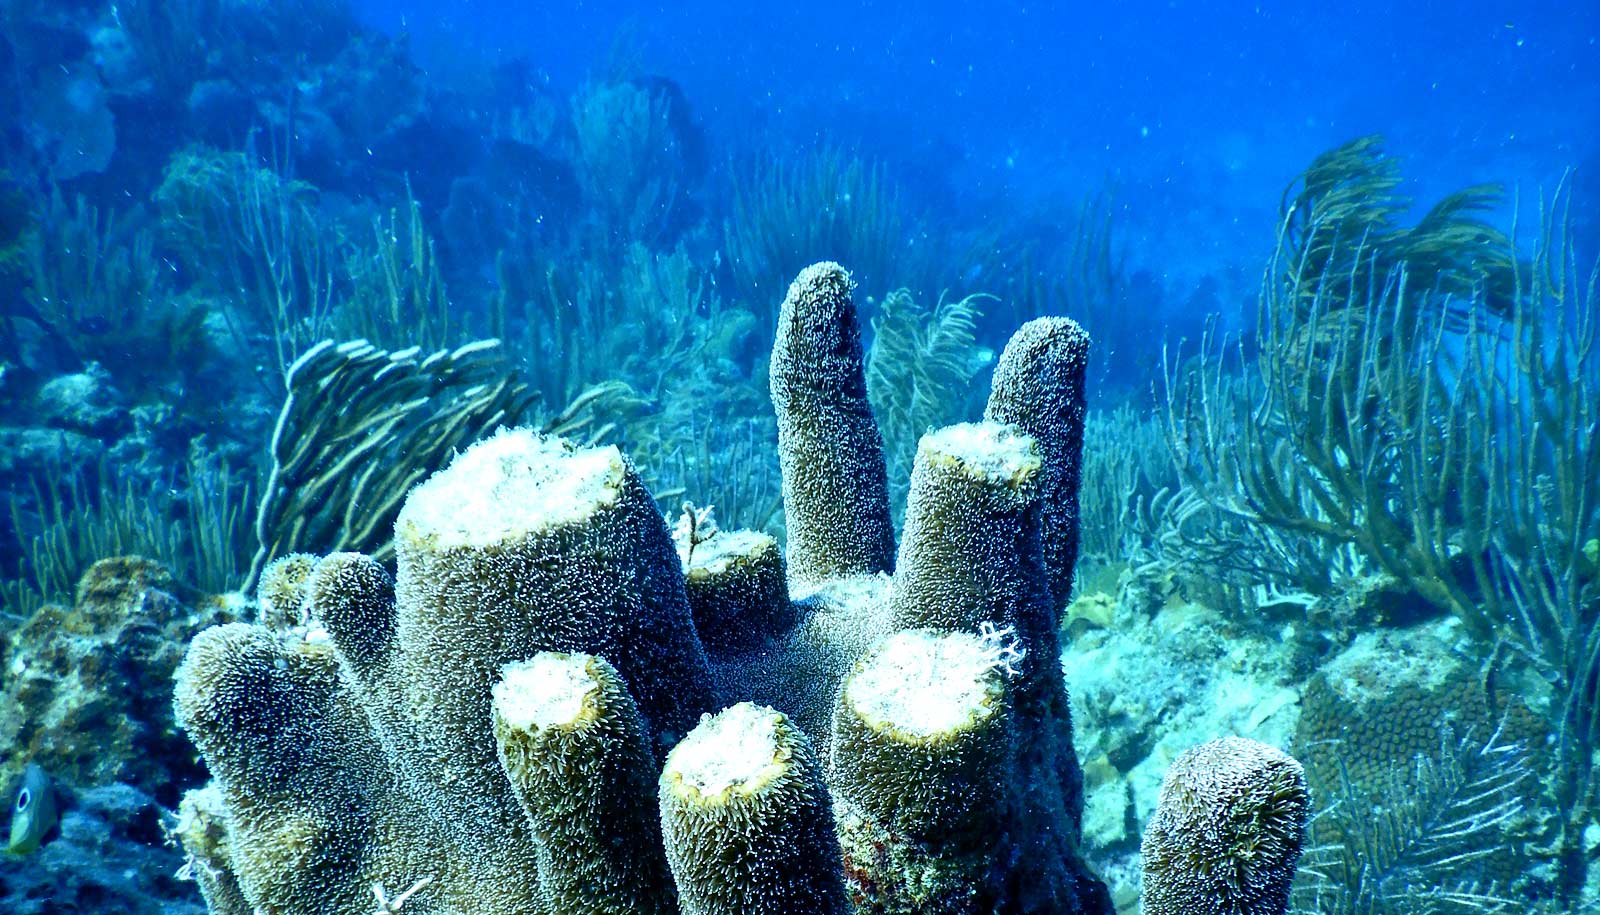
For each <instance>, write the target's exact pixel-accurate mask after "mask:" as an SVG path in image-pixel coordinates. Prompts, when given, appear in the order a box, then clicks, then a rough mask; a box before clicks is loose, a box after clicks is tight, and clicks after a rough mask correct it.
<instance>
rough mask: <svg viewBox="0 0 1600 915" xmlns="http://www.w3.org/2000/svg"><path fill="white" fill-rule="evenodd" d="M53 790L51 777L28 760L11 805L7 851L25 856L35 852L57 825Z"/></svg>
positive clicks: (57, 813) (54, 792) (57, 812)
mask: <svg viewBox="0 0 1600 915" xmlns="http://www.w3.org/2000/svg"><path fill="white" fill-rule="evenodd" d="M58 815H59V811H57V809H56V791H55V788H54V787H52V786H51V785H50V776H48V775H46V774H44V770H43V769H41V768H39V766H38V765H37V764H35V763H29V764H28V768H26V769H24V770H23V772H22V786H21V787H20V788H18V789H17V800H16V802H15V803H13V804H12V805H11V838H10V840H9V841H8V842H7V843H6V851H7V852H9V853H11V854H13V855H26V854H31V853H33V852H34V851H37V850H38V848H39V846H40V845H43V844H44V840H45V837H46V836H48V835H49V834H50V832H51V830H53V829H55V828H56V818H57V816H58Z"/></svg>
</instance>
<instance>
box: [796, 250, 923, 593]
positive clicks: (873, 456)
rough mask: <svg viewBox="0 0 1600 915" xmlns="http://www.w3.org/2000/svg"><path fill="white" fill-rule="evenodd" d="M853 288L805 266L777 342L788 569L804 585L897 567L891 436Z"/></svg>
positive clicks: (823, 269)
mask: <svg viewBox="0 0 1600 915" xmlns="http://www.w3.org/2000/svg"><path fill="white" fill-rule="evenodd" d="M850 288H851V283H850V274H848V273H846V272H845V269H844V268H843V267H841V266H839V265H838V264H835V263H820V264H813V265H811V266H810V267H807V268H806V269H804V270H802V271H800V275H799V276H797V277H795V280H794V283H793V284H791V285H790V286H789V295H788V297H787V298H785V299H784V300H783V307H782V309H781V310H780V311H779V314H778V339H777V341H776V342H775V343H774V344H773V347H772V370H771V376H772V405H773V407H774V409H776V410H777V413H778V458H779V461H780V463H781V465H782V468H783V510H784V515H785V518H786V520H787V523H788V530H789V574H790V575H791V576H793V577H794V578H795V579H797V580H798V581H800V582H816V581H820V580H822V579H825V578H832V577H837V576H841V575H862V574H873V573H877V572H887V571H889V570H890V569H891V568H893V566H894V524H893V522H892V521H891V520H890V517H889V484H888V475H887V472H886V471H885V469H884V463H883V436H882V435H881V434H880V433H879V431H878V423H877V421H876V420H875V419H874V418H873V416H872V405H871V404H870V403H869V402H868V400H867V380H866V370H865V368H864V363H863V357H862V349H861V319H860V317H859V316H858V315H857V314H856V306H855V303H854V302H853V301H852V300H851V298H850Z"/></svg>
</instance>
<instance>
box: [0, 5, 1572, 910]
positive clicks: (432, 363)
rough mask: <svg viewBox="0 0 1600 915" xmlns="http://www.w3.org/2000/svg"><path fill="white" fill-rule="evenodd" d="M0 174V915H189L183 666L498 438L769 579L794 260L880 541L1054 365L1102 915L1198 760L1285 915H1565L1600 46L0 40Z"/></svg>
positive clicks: (1067, 32)
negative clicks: (810, 278)
mask: <svg viewBox="0 0 1600 915" xmlns="http://www.w3.org/2000/svg"><path fill="white" fill-rule="evenodd" d="M0 153H3V155H0V604H3V606H0V785H3V786H6V790H7V791H8V792H9V793H8V794H7V795H6V798H7V803H8V804H10V805H11V807H12V808H13V810H12V813H11V815H10V825H9V829H10V833H9V836H10V839H11V841H10V846H11V851H12V854H10V855H8V856H5V857H4V858H0V912H7V913H9V912H16V913H66V912H141V913H142V912H158V911H159V912H186V913H187V912H194V913H199V912H204V911H205V910H206V907H205V903H204V902H203V901H202V899H201V896H200V893H199V890H198V889H197V887H196V884H195V883H194V882H193V881H192V880H191V879H189V878H192V876H193V873H192V871H193V862H188V863H187V864H186V860H187V859H186V855H185V852H184V851H183V850H182V849H180V848H179V847H177V845H176V844H175V843H174V842H172V841H171V839H170V836H171V834H172V831H173V830H174V829H176V828H178V825H179V819H178V817H177V815H176V811H177V810H178V808H179V805H180V800H181V799H182V797H183V796H184V793H185V792H186V791H188V790H190V789H193V788H196V787H198V786H200V785H203V784H204V783H205V782H206V780H207V778H208V773H207V768H206V765H205V763H204V762H203V761H202V760H201V758H200V754H199V753H198V752H197V750H196V748H195V747H194V746H193V745H192V744H191V743H190V741H189V738H188V737H187V736H186V734H185V732H184V730H183V729H182V728H180V727H179V726H178V724H177V722H176V721H175V720H174V715H173V709H172V690H173V676H174V672H175V670H176V669H177V668H178V666H179V664H180V662H181V661H182V659H183V657H184V652H185V650H186V647H187V645H188V643H189V641H190V639H191V638H193V637H194V635H195V634H196V633H197V632H199V631H201V630H202V629H204V628H205V627H207V626H209V625H212V624H216V623H225V622H233V621H240V620H244V621H257V620H258V619H259V618H261V617H262V614H263V612H264V611H262V610H261V608H262V607H265V606H269V605H271V603H272V601H271V595H269V594H266V593H265V591H266V590H268V585H270V584H271V583H272V582H273V581H276V580H277V579H275V578H272V577H271V576H266V577H264V573H266V572H267V571H268V570H269V569H272V568H273V567H274V562H275V561H279V560H283V559H284V557H290V556H296V555H300V554H312V555H325V554H329V553H335V552H341V551H359V552H363V553H367V554H369V555H371V556H373V557H375V558H376V559H378V560H379V561H380V562H383V563H387V564H389V565H391V566H392V565H393V562H394V559H395V557H394V546H393V544H392V543H391V538H392V535H393V532H394V526H395V521H396V517H397V516H398V515H399V513H400V511H401V508H402V505H403V503H404V501H405V498H406V495H407V492H408V491H409V490H411V489H412V487H413V486H415V485H416V484H418V483H419V482H421V481H422V480H424V479H426V478H428V477H429V476H430V475H432V474H434V473H435V472H437V471H439V470H440V469H441V468H443V467H445V466H446V465H447V464H448V463H449V462H450V460H451V458H452V456H454V455H455V454H457V453H458V452H460V451H462V450H464V449H466V448H467V447H468V446H469V445H471V444H472V443H474V442H477V441H479V440H481V439H484V438H487V437H488V436H490V435H491V434H492V433H493V432H494V430H496V429H498V428H500V427H502V426H519V425H520V426H529V427H533V428H535V429H538V430H541V431H543V432H548V433H551V434H557V435H561V436H563V437H566V438H568V439H570V440H573V441H575V442H578V443H582V444H585V445H616V446H617V447H619V448H620V449H621V450H622V451H623V452H624V453H626V454H627V455H629V456H630V457H631V458H632V459H633V461H634V462H635V463H636V464H637V467H638V470H639V473H640V475H641V476H642V478H643V479H644V480H645V482H646V483H647V484H648V486H649V488H650V491H651V492H652V494H653V495H654V497H655V499H656V501H657V502H658V504H659V508H660V513H661V514H662V515H663V516H665V517H667V518H668V521H669V523H672V522H677V521H678V520H679V518H680V516H683V517H684V518H686V519H687V523H689V524H690V527H691V528H692V527H693V522H694V520H695V519H696V518H697V517H700V514H699V513H700V512H701V511H702V510H703V509H704V508H705V507H707V506H709V507H712V508H714V511H715V519H716V523H717V524H718V525H720V527H721V528H722V529H724V530H733V529H738V528H748V529H751V530H754V531H759V532H763V533H765V534H769V535H772V536H773V537H776V538H777V539H778V541H779V542H782V541H783V539H784V535H785V532H786V519H785V513H784V502H783V481H782V479H781V477H780V468H779V460H778V451H779V432H778V427H777V422H776V421H775V419H774V415H773V405H772V402H771V398H770V396H769V388H770V384H771V382H770V379H769V363H768V354H769V352H770V350H771V348H772V345H773V339H774V336H775V335H776V334H777V332H778V326H779V305H780V303H781V302H783V300H784V298H785V295H786V293H787V292H788V290H789V288H790V283H791V281H792V280H794V279H795V277H796V275H797V274H798V273H800V271H801V270H802V269H804V268H806V267H807V265H810V264H812V263H814V262H817V261H836V262H838V263H839V264H841V265H843V266H844V268H846V269H847V270H849V271H850V273H851V278H852V279H853V281H854V283H855V289H854V296H855V303H856V305H857V307H858V308H859V310H860V316H861V323H862V325H863V332H864V342H865V347H866V349H865V366H864V367H865V381H866V387H867V392H868V394H869V397H870V401H871V405H872V411H873V413H874V414H875V415H876V418H877V422H878V426H879V428H880V429H881V431H882V436H883V450H884V457H885V462H886V464H887V478H888V489H889V504H890V506H891V511H892V513H893V520H894V523H895V525H897V526H899V525H902V524H903V523H904V513H905V503H906V498H907V490H908V486H909V482H908V481H909V479H910V475H911V470H912V467H913V464H914V461H915V455H916V453H917V444H918V439H919V437H920V436H921V435H922V434H923V433H925V432H928V431H929V430H932V429H935V428H938V427H942V426H945V425H947V424H950V423H955V422H962V421H966V420H975V419H978V418H980V417H981V416H982V415H983V413H984V402H985V398H986V397H987V396H988V394H989V390H990V383H991V377H992V376H993V374H994V371H995V366H996V362H997V360H998V358H999V354H1000V353H1001V351H1002V349H1003V348H1004V346H1005V344H1006V342H1007V340H1008V339H1009V338H1010V337H1011V335H1012V332H1013V331H1014V330H1016V329H1017V327H1018V326H1019V325H1022V324H1023V323H1024V322H1027V321H1029V320H1031V319H1034V318H1037V317H1040V316H1046V315H1065V316H1068V317H1071V318H1073V319H1074V320H1076V321H1078V322H1079V323H1080V324H1081V325H1082V326H1083V327H1084V328H1085V329H1086V330H1087V331H1088V332H1089V334H1090V335H1091V337H1092V339H1093V345H1092V351H1091V355H1090V361H1089V369H1088V386H1087V396H1088V407H1089V412H1088V415H1087V418H1086V427H1085V433H1084V445H1083V448H1084V453H1083V460H1082V473H1083V478H1082V483H1081V486H1080V489H1079V493H1078V498H1079V513H1078V520H1079V525H1080V526H1079V528H1078V530H1079V542H1078V561H1077V568H1076V580H1075V584H1074V587H1073V589H1072V593H1071V595H1070V598H1071V599H1070V600H1063V601H1062V604H1063V606H1062V607H1061V608H1060V609H1061V613H1060V626H1059V632H1060V640H1061V644H1062V652H1061V654H1062V657H1061V666H1062V670H1063V672H1064V674H1065V677H1066V683H1067V687H1068V690H1069V692H1070V694H1071V702H1072V717H1073V742H1072V745H1073V748H1074V749H1075V751H1076V757H1077V760H1078V763H1079V764H1080V765H1081V767H1082V770H1083V798H1082V800H1083V810H1082V824H1081V829H1082V840H1081V853H1082V859H1083V861H1084V862H1086V864H1087V866H1088V869H1089V870H1090V871H1091V872H1093V873H1094V874H1095V875H1096V876H1097V877H1098V878H1099V879H1101V880H1103V881H1105V884H1106V886H1107V888H1108V890H1109V897H1110V899H1111V901H1112V903H1113V905H1114V906H1115V909H1116V911H1118V912H1122V913H1132V912H1136V911H1139V908H1140V902H1139V895H1140V880H1141V874H1140V839H1141V836H1142V835H1143V834H1144V832H1145V827H1146V825H1147V824H1148V823H1149V822H1150V820H1151V817H1152V815H1153V813H1154V811H1155V809H1156V806H1157V801H1158V795H1159V793H1160V789H1161V784H1162V778H1163V776H1164V775H1165V773H1166V772H1167V770H1168V767H1169V766H1170V765H1171V764H1172V762H1173V760H1174V759H1175V758H1177V757H1178V755H1179V754H1180V753H1181V752H1182V751H1183V750H1185V749H1186V748H1188V747H1191V746H1194V745H1196V744H1199V743H1202V742H1203V741H1207V740H1211V739H1213V738H1217V737H1221V736H1224V735H1240V736H1246V737H1251V738H1254V739H1256V740H1259V741H1262V742H1264V743H1267V744H1270V745H1273V746H1276V747H1279V748H1281V749H1283V750H1285V751H1287V752H1289V753H1291V754H1293V755H1294V757H1295V758H1296V759H1298V760H1299V761H1300V763H1301V764H1303V766H1304V768H1305V777H1306V782H1307V784H1308V786H1309V788H1310V792H1311V797H1312V799H1313V807H1314V810H1315V813H1314V815H1313V817H1312V819H1311V822H1310V825H1309V828H1308V832H1307V835H1306V841H1305V847H1306V851H1305V855H1304V857H1303V858H1302V859H1301V863H1300V868H1299V874H1298V876H1297V878H1296V882H1295V884H1294V891H1293V894H1292V897H1291V908H1290V911H1295V912H1301V913H1350V915H1356V913H1364V915H1378V913H1401V912H1405V913H1440V915H1451V913H1480V912H1549V913H1556V912H1583V911H1600V774H1597V772H1596V766H1597V764H1600V351H1597V349H1596V344H1597V342H1600V291H1597V273H1596V265H1597V256H1600V5H1597V4H1595V3H1593V2H1553V0H1544V2H1527V3H1520V4H1515V5H1508V4H1501V3H1487V2H1421V0H1419V2H1408V3H1378V2H1350V3H1331V4H1324V3H1309V2H1285V3H1276V4H1218V3H1200V2H1193V0H1168V2H1154V0H1138V2H1115V3H1106V4H1077V3H1074V4H1066V3H1062V4H1032V3H1012V2H998V3H991V4H960V3H951V2H940V3H925V4H918V5H911V4H893V3H879V2H869V3H854V4H843V3H820V4H808V5H804V6H795V7H787V6H767V5H759V4H749V5H735V4H726V3H715V2H703V0H691V2H682V3H678V4H673V5H670V6H669V5H661V4H650V3H634V2H626V3H622V2H619V3H606V4H594V3H562V2H557V3H543V4H515V3H509V2H504V0H496V2H486V0H454V2H427V3H424V2H399V3H394V2H386V3H379V2H376V0H350V2H341V0H279V2H271V0H122V2H103V0H0ZM685 561H686V562H687V560H685ZM290 623H291V624H299V625H302V626H304V625H306V624H307V621H306V620H291V621H290ZM29 786H32V787H31V791H30V793H29V797H30V798H40V797H44V796H48V797H49V798H50V799H51V800H52V803H51V804H49V805H44V804H38V803H35V804H32V805H30V806H29V809H16V808H17V806H18V805H17V804H16V803H15V802H16V801H17V800H18V799H19V797H20V793H21V792H22V790H23V789H25V788H28V787H29ZM390 889H391V890H395V891H398V890H399V889H403V887H390ZM420 898H422V897H419V899H420ZM379 904H380V906H381V905H384V904H385V903H384V902H383V901H382V897H381V895H380V897H379ZM418 904H419V905H421V904H422V903H418ZM396 908H399V907H398V906H396ZM1146 908H1147V910H1148V906H1147V907H1146ZM408 911H409V910H408ZM1152 915H1154V913H1152Z"/></svg>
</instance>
